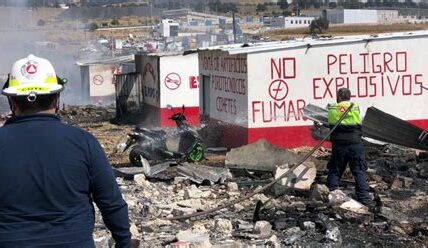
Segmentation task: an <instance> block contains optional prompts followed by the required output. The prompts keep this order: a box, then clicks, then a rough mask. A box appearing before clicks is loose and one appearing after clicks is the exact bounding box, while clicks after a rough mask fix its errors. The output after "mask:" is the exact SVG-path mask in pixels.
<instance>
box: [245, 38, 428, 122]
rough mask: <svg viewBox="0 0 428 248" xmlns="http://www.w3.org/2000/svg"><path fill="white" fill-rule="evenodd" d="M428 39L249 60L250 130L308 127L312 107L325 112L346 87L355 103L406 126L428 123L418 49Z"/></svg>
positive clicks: (425, 73)
mask: <svg viewBox="0 0 428 248" xmlns="http://www.w3.org/2000/svg"><path fill="white" fill-rule="evenodd" d="M427 42H428V35H427V36H425V37H411V36H409V37H405V38H396V39H387V40H376V41H372V42H370V43H366V42H363V41H361V42H355V43H347V44H340V43H338V44H335V45H326V46H314V47H312V48H310V49H307V48H306V47H304V48H303V47H302V48H295V49H287V50H277V51H264V52H259V53H254V54H248V72H249V74H248V94H249V100H248V124H249V127H250V128H261V127H284V126H305V125H311V122H310V121H308V120H305V119H304V118H303V117H302V109H303V108H304V107H305V106H306V105H307V104H309V103H311V104H315V105H318V106H321V107H325V106H326V105H327V104H328V103H333V102H335V100H336V92H337V90H338V89H339V88H341V87H348V88H349V89H350V90H351V92H352V101H354V102H356V103H357V104H359V105H360V108H361V110H362V113H363V115H364V113H365V111H366V109H367V108H368V107H370V106H375V107H377V108H379V109H381V110H382V111H385V112H387V113H390V114H392V115H394V116H397V117H398V118H402V119H404V120H426V119H428V108H426V106H427V105H428V97H427V94H428V92H427V91H425V90H423V89H422V85H423V84H424V82H426V80H427V78H428V68H427V67H426V66H425V64H426V62H425V60H426V59H425V58H426V57H428V50H426V49H420V48H421V47H424V46H425V45H426V44H427Z"/></svg>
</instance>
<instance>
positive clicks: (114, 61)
mask: <svg viewBox="0 0 428 248" xmlns="http://www.w3.org/2000/svg"><path fill="white" fill-rule="evenodd" d="M134 60H135V58H134V55H126V56H119V57H112V58H100V59H87V60H82V61H76V64H77V65H79V66H88V65H111V64H122V63H126V62H132V61H134Z"/></svg>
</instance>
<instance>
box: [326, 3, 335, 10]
mask: <svg viewBox="0 0 428 248" xmlns="http://www.w3.org/2000/svg"><path fill="white" fill-rule="evenodd" d="M328 8H330V9H335V8H337V3H335V2H329V3H328Z"/></svg>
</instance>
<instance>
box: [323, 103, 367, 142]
mask: <svg viewBox="0 0 428 248" xmlns="http://www.w3.org/2000/svg"><path fill="white" fill-rule="evenodd" d="M350 105H351V102H348V101H342V102H339V103H335V104H332V105H330V106H329V107H328V124H329V125H330V127H333V126H334V125H335V124H336V123H337V122H338V121H339V119H340V117H342V115H343V114H344V113H345V111H346V110H347V109H348V108H349V107H350ZM361 136H362V130H361V115H360V108H359V107H358V105H356V104H354V106H353V107H352V109H351V110H350V111H349V112H348V113H347V115H346V117H345V118H344V119H343V120H342V122H341V123H340V125H339V126H338V127H337V128H336V130H335V131H334V132H333V133H332V134H331V136H330V141H331V142H333V143H337V144H354V143H360V142H361Z"/></svg>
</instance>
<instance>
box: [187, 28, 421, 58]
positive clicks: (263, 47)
mask: <svg viewBox="0 0 428 248" xmlns="http://www.w3.org/2000/svg"><path fill="white" fill-rule="evenodd" d="M425 36H428V30H423V31H412V32H405V33H389V34H379V35H353V36H342V37H333V38H320V39H313V38H303V39H296V40H290V41H280V42H278V41H277V42H263V43H249V44H233V45H223V46H213V47H207V48H199V49H197V50H194V51H207V50H209V51H216V50H218V51H223V52H227V53H229V54H231V55H233V54H251V53H260V52H266V51H275V50H285V49H293V48H305V47H306V48H311V47H316V46H326V45H336V44H347V43H355V42H370V41H376V40H388V39H408V38H418V37H425ZM187 53H189V52H187Z"/></svg>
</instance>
